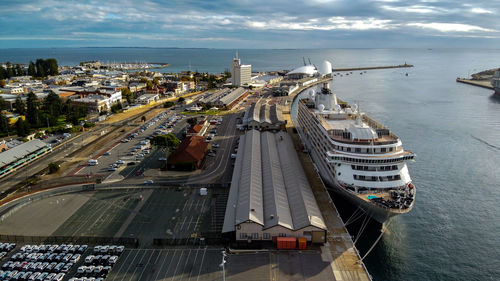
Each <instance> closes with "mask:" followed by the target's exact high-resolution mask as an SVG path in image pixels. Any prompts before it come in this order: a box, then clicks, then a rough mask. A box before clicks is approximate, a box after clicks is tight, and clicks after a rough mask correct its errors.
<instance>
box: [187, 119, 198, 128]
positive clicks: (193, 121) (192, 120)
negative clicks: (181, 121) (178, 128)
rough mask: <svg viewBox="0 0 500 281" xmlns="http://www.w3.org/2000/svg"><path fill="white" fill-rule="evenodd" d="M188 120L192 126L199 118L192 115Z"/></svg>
mask: <svg viewBox="0 0 500 281" xmlns="http://www.w3.org/2000/svg"><path fill="white" fill-rule="evenodd" d="M186 122H187V123H188V124H189V125H191V127H192V126H194V125H196V124H197V123H198V119H196V117H192V118H189V119H188V120H186Z"/></svg>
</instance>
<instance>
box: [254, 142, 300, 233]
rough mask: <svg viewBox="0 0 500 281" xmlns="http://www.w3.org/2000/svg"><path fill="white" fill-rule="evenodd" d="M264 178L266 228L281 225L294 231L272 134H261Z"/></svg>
mask: <svg viewBox="0 0 500 281" xmlns="http://www.w3.org/2000/svg"><path fill="white" fill-rule="evenodd" d="M261 149H262V176H263V180H262V181H263V190H264V191H263V192H264V214H265V217H264V222H265V223H264V227H265V228H269V227H273V226H275V225H281V226H284V227H286V228H289V229H293V221H292V216H291V214H290V206H289V205H288V197H287V193H286V188H285V182H284V179H283V173H282V171H281V164H280V159H279V156H278V149H277V147H276V140H275V139H274V135H273V134H272V133H270V132H265V133H262V134H261Z"/></svg>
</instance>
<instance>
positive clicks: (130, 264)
mask: <svg viewBox="0 0 500 281" xmlns="http://www.w3.org/2000/svg"><path fill="white" fill-rule="evenodd" d="M140 251H142V249H141V250H137V253H136V254H135V256H134V259H132V261H131V262H130V263H129V266H128V267H127V270H126V271H125V272H124V274H123V277H122V279H120V280H121V281H123V279H124V278H125V276H126V274H125V273H127V272H128V271H129V269H130V267H131V266H132V264H133V263H134V261H135V258H136V257H137V255H138V254H139V252H140Z"/></svg>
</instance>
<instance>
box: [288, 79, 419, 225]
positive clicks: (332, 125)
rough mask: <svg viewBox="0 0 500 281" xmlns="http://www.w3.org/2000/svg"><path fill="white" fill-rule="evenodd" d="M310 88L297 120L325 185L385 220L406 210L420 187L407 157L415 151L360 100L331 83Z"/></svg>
mask: <svg viewBox="0 0 500 281" xmlns="http://www.w3.org/2000/svg"><path fill="white" fill-rule="evenodd" d="M308 94H309V96H308V97H307V98H304V99H301V100H299V101H298V109H297V117H296V123H297V124H296V126H297V130H298V132H299V135H300V137H301V139H302V141H303V143H304V145H305V148H306V149H307V150H308V151H309V153H310V155H311V157H312V160H313V161H314V163H315V165H316V167H317V169H318V170H319V173H320V175H321V178H322V180H323V181H324V183H325V185H326V186H327V188H328V189H329V190H331V191H333V192H334V193H335V194H337V195H340V196H341V197H342V198H345V199H346V200H347V201H348V202H350V203H351V204H353V205H354V206H355V207H359V208H360V209H361V210H363V211H364V212H365V213H366V214H368V215H369V216H370V217H371V218H373V219H374V220H375V221H377V222H379V223H381V224H383V223H384V222H385V221H386V220H388V219H389V218H391V217H392V216H395V215H399V214H404V213H408V212H409V211H410V210H411V209H412V208H413V205H414V202H415V195H416V189H415V186H414V185H413V184H412V181H411V178H410V174H409V172H408V167H407V165H406V162H408V161H413V160H414V158H415V154H414V153H413V152H411V151H408V150H404V149H403V146H402V142H401V140H400V139H399V138H398V137H397V136H396V135H394V134H393V133H392V132H391V131H390V130H389V129H387V128H386V127H384V126H383V125H382V124H380V123H378V122H377V121H375V120H373V119H371V118H370V117H368V116H367V115H366V114H364V113H363V112H361V111H360V109H359V108H358V106H357V105H353V106H350V105H348V104H347V103H344V102H339V101H338V100H337V97H336V95H335V94H334V93H332V91H331V90H330V89H329V87H328V83H324V84H323V87H322V89H321V91H319V92H318V93H315V92H314V90H310V91H309V93H308Z"/></svg>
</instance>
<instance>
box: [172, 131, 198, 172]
mask: <svg viewBox="0 0 500 281" xmlns="http://www.w3.org/2000/svg"><path fill="white" fill-rule="evenodd" d="M207 147H208V142H206V141H205V138H203V137H202V136H188V137H186V138H185V139H184V140H183V141H182V142H181V144H180V145H179V147H177V149H176V150H175V151H174V152H173V153H172V155H170V157H168V160H167V167H168V169H171V170H182V171H192V170H196V169H198V168H199V167H200V166H201V162H202V160H203V158H204V157H205V154H206V152H207Z"/></svg>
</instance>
